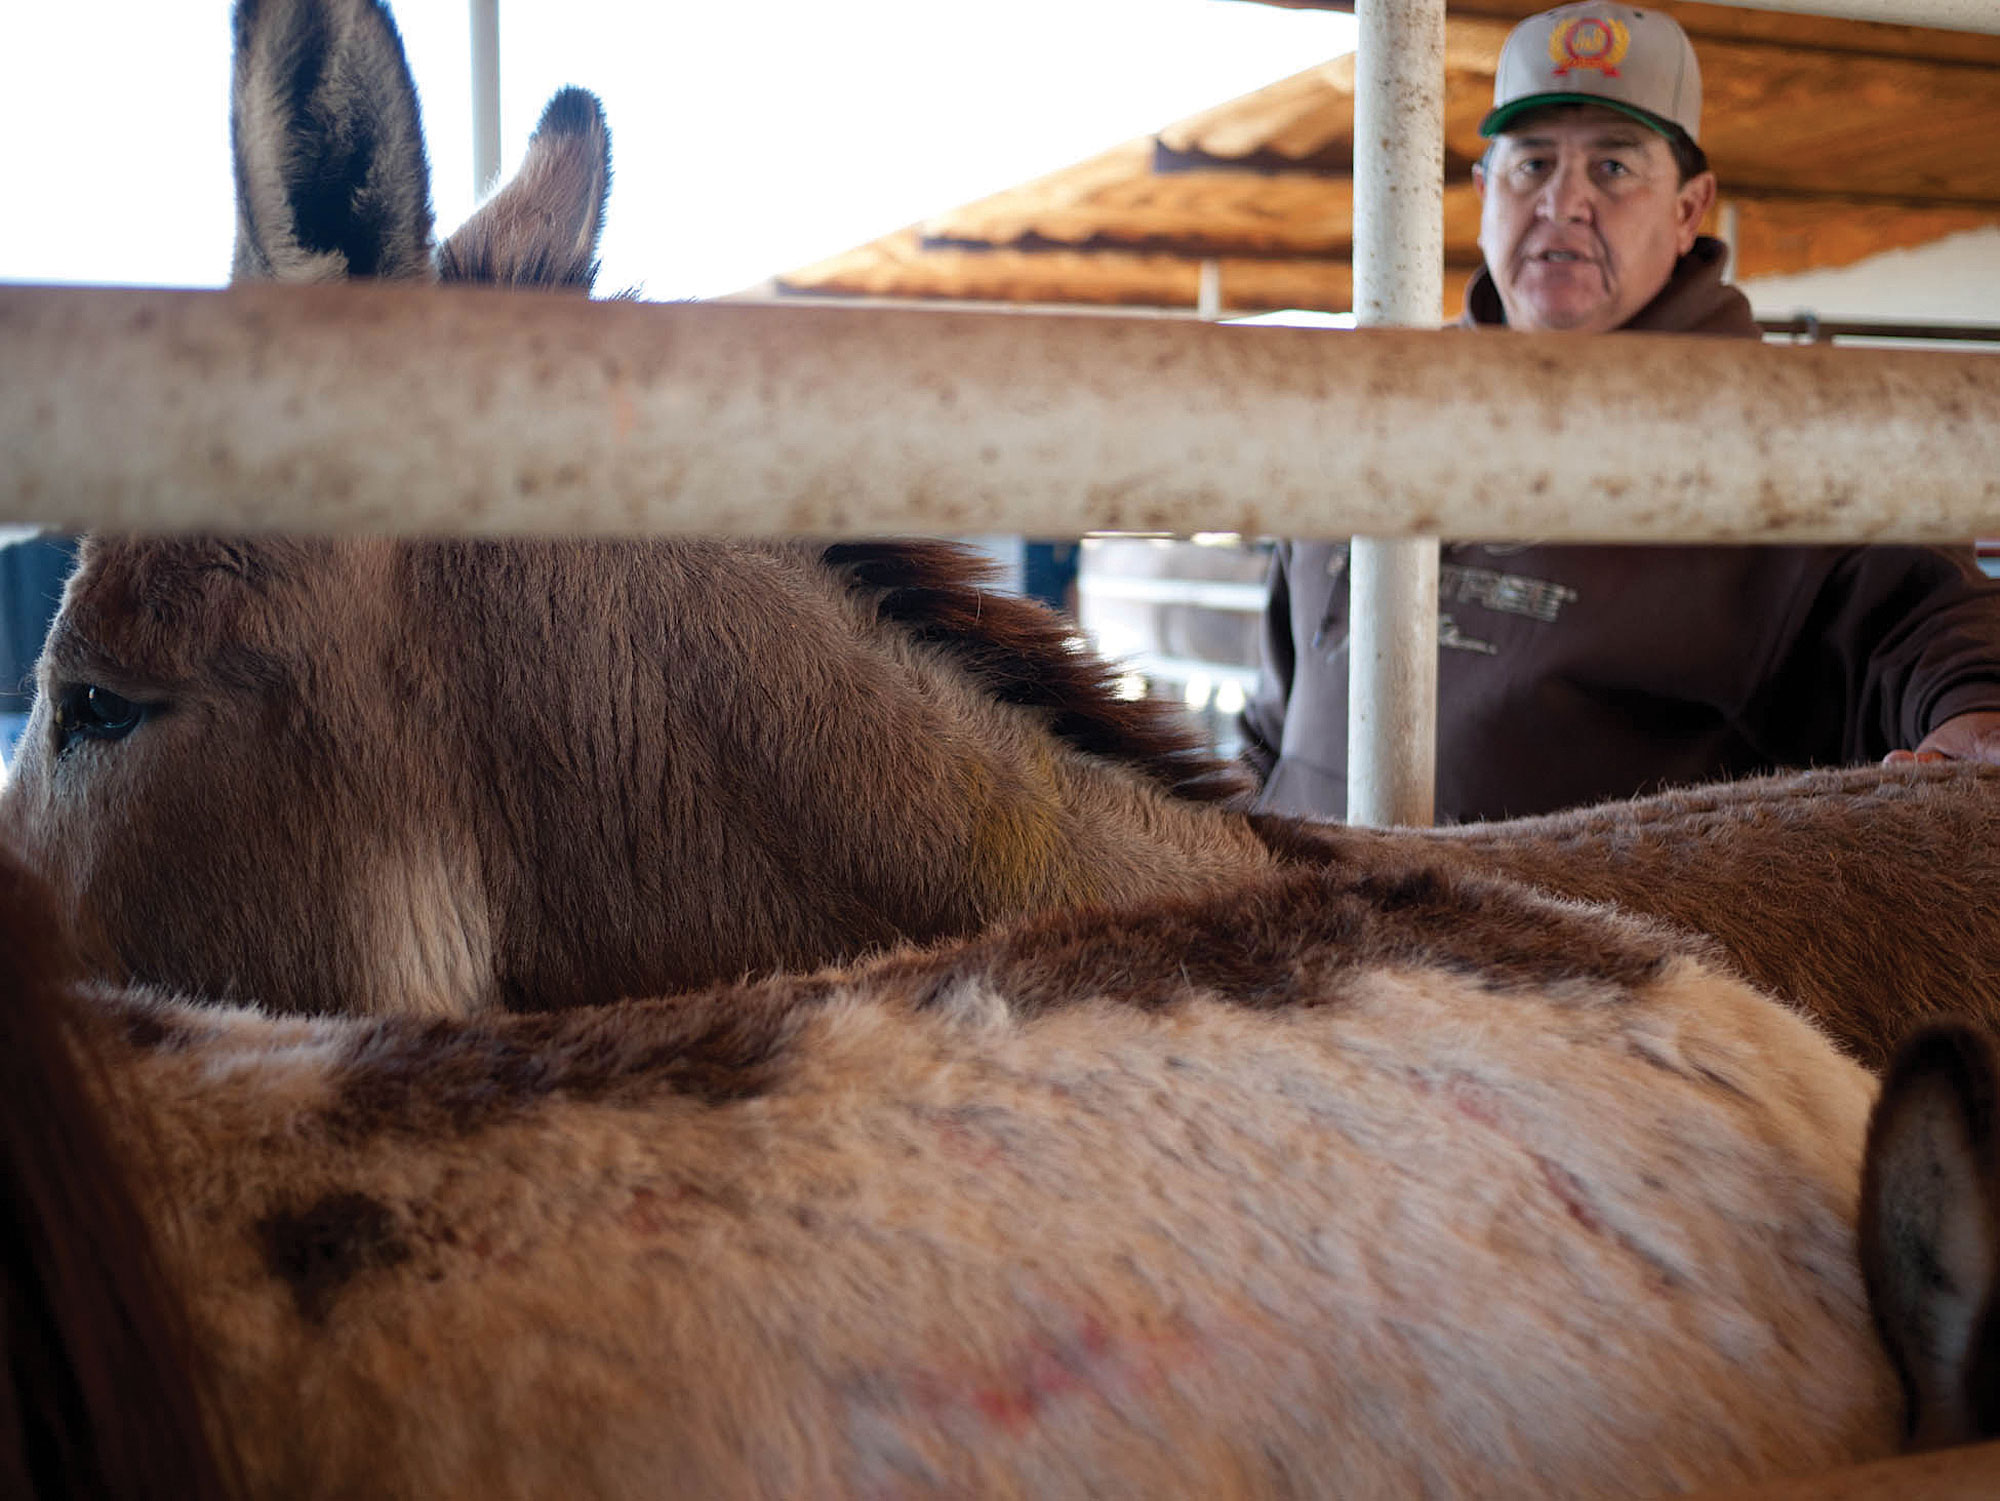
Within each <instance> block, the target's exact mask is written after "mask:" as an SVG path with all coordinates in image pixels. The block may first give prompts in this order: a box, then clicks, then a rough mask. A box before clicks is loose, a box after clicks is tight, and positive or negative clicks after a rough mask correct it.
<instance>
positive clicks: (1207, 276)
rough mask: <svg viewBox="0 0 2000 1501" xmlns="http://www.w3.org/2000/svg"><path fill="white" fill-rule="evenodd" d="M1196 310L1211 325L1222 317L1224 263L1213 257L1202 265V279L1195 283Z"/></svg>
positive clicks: (1208, 258) (1206, 259)
mask: <svg viewBox="0 0 2000 1501" xmlns="http://www.w3.org/2000/svg"><path fill="white" fill-rule="evenodd" d="M1194 310H1195V312H1196V313H1197V314H1199V315H1200V316H1201V317H1203V318H1206V319H1208V321H1209V322H1211V323H1213V322H1214V321H1215V320H1216V319H1217V318H1220V317H1221V316H1222V262H1221V261H1219V260H1217V259H1216V258H1215V257H1214V256H1212V255H1211V256H1208V257H1206V258H1205V259H1203V261H1202V263H1201V279H1200V280H1199V281H1197V282H1196V283H1195V294H1194Z"/></svg>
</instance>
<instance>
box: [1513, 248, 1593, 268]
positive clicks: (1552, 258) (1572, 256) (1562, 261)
mask: <svg viewBox="0 0 2000 1501" xmlns="http://www.w3.org/2000/svg"><path fill="white" fill-rule="evenodd" d="M1528 259H1529V260H1534V261H1548V262H1551V263H1553V264H1555V265H1558V266H1569V265H1576V264H1578V263H1580V262H1583V261H1587V260H1589V259H1590V257H1589V256H1587V255H1585V254H1584V253H1583V252H1582V251H1580V250H1538V251H1536V252H1535V253H1534V254H1533V255H1531V256H1529V257H1528Z"/></svg>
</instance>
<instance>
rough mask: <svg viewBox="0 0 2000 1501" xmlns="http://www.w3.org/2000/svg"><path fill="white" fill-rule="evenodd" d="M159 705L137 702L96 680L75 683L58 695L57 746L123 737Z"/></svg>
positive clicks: (62, 746)
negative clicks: (77, 741)
mask: <svg viewBox="0 0 2000 1501" xmlns="http://www.w3.org/2000/svg"><path fill="white" fill-rule="evenodd" d="M156 707H157V705H153V704H136V703H134V702H132V700H131V699H129V698H126V697H124V696H123V695H121V694H117V693H113V692H112V691H111V690H110V689H109V688H100V687H98V686H97V685H96V684H95V683H71V684H69V685H68V686H67V687H65V688H64V689H62V691H61V692H60V693H59V694H58V695H57V696H56V749H57V750H59V751H60V750H65V749H67V748H68V747H69V745H70V743H71V742H72V741H75V740H123V739H124V738H125V737H126V736H127V735H129V734H131V733H132V732H133V731H134V730H136V729H138V728H139V726H140V725H141V724H143V723H144V722H145V720H146V719H147V717H148V716H149V715H151V714H152V712H153V710H154V709H155V708H156Z"/></svg>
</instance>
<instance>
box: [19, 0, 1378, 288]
mask: <svg viewBox="0 0 2000 1501" xmlns="http://www.w3.org/2000/svg"><path fill="white" fill-rule="evenodd" d="M395 8H396V14H397V19H398V21H399V23H400V25H401V27H402V30H403V36H404V40H405V42H406V44H407V46H408V49H409V52H410V59H411V68H412V71H413V72H414V73H415V75H416V80H417V88H418V90H419V92H420V93H421V95H422V99H423V106H424V118H425V126H426V129H427V132H428V135H429V141H430V153H431V164H432V175H433V193H434V197H435V200H436V206H437V215H438V223H439V227H440V229H441V230H444V229H449V228H450V227H451V226H453V225H455V224H456V223H457V222H458V221H459V220H461V219H462V218H464V217H465V215H466V214H467V213H469V212H470V210H471V207H472V182H471V179H472V165H471V162H472V146H471V123H470V121H471V105H470V82H469V77H470V67H471V64H470V51H469V41H468V8H467V3H466V0H403V3H401V4H400V5H397V6H396V7H395ZM0 13H4V14H5V17H6V26H5V30H4V34H5V37H6V40H5V42H4V44H0V138H4V139H6V140H7V141H9V142H10V143H11V145H10V148H9V150H8V153H7V155H8V165H7V175H8V178H9V182H8V193H7V198H8V204H9V208H8V212H7V213H6V215H5V216H4V217H0V278H4V279H12V280H32V281H108V282H134V283H152V284H160V285H188V286H201V285H215V284H219V283H220V282H221V281H222V280H224V279H225V278H226V276H227V274H228V267H229V251H230V236H231V234H232V232H233V219H232V211H231V207H230V191H231V189H230V180H229V143H228V128H229V127H228V88H229V19H228V13H229V5H228V0H94V3H92V4H90V5H88V6H83V5H75V4H29V3H26V0H16V3H13V4H9V5H7V6H5V7H4V12H0ZM500 46H501V59H502V61H501V68H502V74H501V112H502V121H501V126H502V159H503V162H504V163H505V166H504V168H503V171H507V172H510V171H511V170H512V168H513V165H514V164H515V163H516V162H518V160H519V157H520V152H521V149H522V147H523V146H524V145H525V143H526V141H527V136H528V132H529V131H530V130H531V129H533V127H534V122H535V119H536V117H537V115H539V113H540V112H541V107H542V105H543V104H544V103H545V102H546V100H547V99H548V97H549V95H550V94H552V93H553V92H554V91H555V90H556V89H557V88H559V87H561V86H562V85H564V84H568V83H577V84H582V85H583V86H584V87H586V88H589V89H592V90H594V91H595V92H596V93H597V94H598V95H599V96H600V97H601V98H602V99H603V100H604V105H605V110H606V113H607V115H608V117H609V119H610V123H611V131H612V168H613V173H614V181H613V185H612V193H611V205H610V211H609V214H608V218H607V225H606V232H605V242H604V275H603V277H602V279H601V280H600V282H599V288H600V290H603V291H609V290H617V289H620V288H624V287H637V288H638V289H639V290H640V291H641V293H642V294H643V295H645V296H647V297H650V298H662V299H664V298H675V297H700V296H712V295H716V294H720V293H724V292H731V291H736V290H738V289H740V288H742V287H745V286H748V285H751V284H752V283H755V282H757V281H760V280H762V279H763V278H765V277H766V276H769V275H771V274H773V273H775V272H779V271H784V270H788V269H790V268H793V267H796V266H800V265H803V264H805V263H807V262H810V261H813V260H816V259H818V258H819V257H821V256H824V255H830V254H832V253H834V252H836V251H840V250H845V249H847V248H848V247H850V246H852V245H856V244H859V243H861V242H863V241H865V240H870V239H873V238H875V237H876V236H877V235H881V234H885V233H887V232H888V231H890V230H893V229H897V228H900V227H901V226H902V225H905V224H908V223H911V222H912V221H914V220H917V219H921V218H923V217H925V216H926V215H928V214H932V213H935V212H938V211H940V210H942V209H946V208H950V207H953V206H955V205H957V204H961V203H965V202H968V201H970V200H972V199H974V198H978V197H981V196H983V195H984V194H987V193H991V192H994V191H997V190H998V189H1001V188H1005V187H1009V186H1012V185H1013V184H1015V183H1018V182H1022V181H1025V180H1026V179H1028V178H1031V177H1034V176H1037V175H1039V174H1041V173H1044V172H1047V171H1050V170H1052V169H1054V168H1057V167H1061V166H1065V165H1067V164H1069V163H1071V162H1074V161H1078V160H1080V159H1082V158H1084V157H1086V156H1090V155H1092V154H1094V153H1096V152H1098V151H1101V150H1103V149H1104V148H1106V147H1107V146H1111V145H1114V144H1116V143H1117V142H1119V141H1123V140H1126V139H1129V138H1130V137H1132V136H1136V135H1141V134H1144V133H1146V132H1148V131H1151V130H1153V129H1156V128H1158V127H1159V126H1161V125H1164V124H1167V123H1168V122H1170V121H1172V120H1175V119H1178V118H1180V117H1181V116H1183V115H1188V114H1192V113H1194V112H1195V111H1197V110H1200V109H1204V108H1206V107H1207V106H1209V105H1212V104H1218V103H1220V102H1222V101H1223V100H1226V99H1232V98H1235V97H1236V96H1238V95H1240V94H1245V93H1248V92H1250V91H1251V90H1253V89H1256V88H1259V87H1261V86H1262V85H1264V84H1267V83H1270V82H1273V81H1275V80H1276V79H1279V78H1282V77H1284V76H1286V75H1287V74H1290V73H1294V72H1297V71H1298V70H1300V69H1302V68H1306V67H1310V66H1312V65H1313V64H1314V63H1318V62H1321V61H1324V60H1325V59H1326V58H1328V57H1331V56H1334V55H1335V54H1337V53H1341V52H1345V51H1349V50H1351V48H1352V46H1353V21H1352V19H1351V18H1350V17H1347V16H1344V15H1335V14H1331V13H1327V12H1320V11H1296V10H1286V9H1282V8H1278V7H1275V6H1267V5H1253V4H1243V3H1238V0H844V3H843V0H819V3H806V0H766V3H750V0H743V3H737V0H699V3H681V0H653V3H645V0H501V6H500Z"/></svg>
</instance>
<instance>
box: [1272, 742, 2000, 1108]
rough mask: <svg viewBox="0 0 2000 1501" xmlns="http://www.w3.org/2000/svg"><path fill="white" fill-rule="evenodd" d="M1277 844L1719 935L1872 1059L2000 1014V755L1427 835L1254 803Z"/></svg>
mask: <svg viewBox="0 0 2000 1501" xmlns="http://www.w3.org/2000/svg"><path fill="white" fill-rule="evenodd" d="M1255 822H1256V824H1257V826H1258V828H1259V831H1260V832H1261V833H1263V834H1264V835H1265V837H1266V838H1267V840H1268V841H1269V842H1270V844H1271V847H1272V848H1273V850H1274V851H1276V852H1278V853H1280V854H1282V855H1285V856H1286V857H1288V858H1292V859H1303V860H1307V861H1334V862H1338V863H1342V864H1349V865H1355V866H1359V867H1362V868H1366V867H1367V866H1369V865H1371V864H1372V863H1374V862H1375V861H1377V860H1381V859H1383V858H1386V857H1401V858H1421V859H1425V860H1435V861H1437V862H1439V863H1441V864H1443V865H1446V866H1448V867H1450V868H1452V869H1459V870H1477V871H1482V872H1486V873H1490V874H1498V875H1506V876H1511V877H1513V878H1514V879H1516V880H1522V881H1526V882H1528V883H1529V884H1531V885H1534V886H1538V887H1540V888H1542V889H1543V890H1545V891H1551V892H1555V893H1558V894H1560V895H1562V896H1567V897H1574V898H1576V899H1578V900H1581V901H1590V902H1612V903H1615V904H1617V905H1619V906H1622V907H1625V908H1627V909H1628V910H1631V911H1634V912H1644V913H1647V914H1649V915H1651V916H1654V917H1658V918H1661V919H1664V920H1665V921H1668V922H1671V923H1674V924H1676V925H1678V926H1680V927H1683V928H1687V929H1689V930H1691V931H1695V932H1700V933H1706V934H1708V935H1710V936H1711V937H1713V938H1714V939H1715V940H1716V941H1717V942H1718V943H1719V944H1720V945H1721V946H1722V948H1723V950H1724V951H1725V952H1726V953H1727V954H1728V955H1729V957H1730V958H1731V959H1732V960H1734V961H1735V963H1736V964H1737V965H1738V966H1739V967H1740V968H1741V969H1742V970H1743V972H1744V973H1745V974H1746V975H1747V976H1748V977H1749V978H1750V979H1751V980H1752V981H1753V982H1754V983H1756V984H1757V985H1759V986H1761V987H1762V988H1764V989H1766V990H1769V991H1771V992H1772V993H1773V994H1776V995H1778V996H1781V997H1783V998H1785V999H1786V1000H1788V1001H1790V1002H1791V1003H1793V1004H1794V1005H1796V1006H1798V1007H1799V1008H1800V1009H1801V1010H1803V1011H1804V1012H1806V1013H1807V1014H1808V1015H1810V1016H1811V1017H1812V1018H1813V1019H1814V1020H1815V1021H1817V1022H1818V1023H1819V1024H1820V1025H1821V1026H1822V1027H1824V1028H1826V1029H1827V1030H1828V1031H1829V1032H1831V1033H1832V1034H1833V1036H1834V1038H1835V1040H1836V1041H1837V1042H1839V1043H1840V1045H1841V1046H1842V1047H1844V1048H1846V1049H1847V1050H1848V1051H1849V1052H1850V1053H1852V1054H1853V1055H1854V1056H1855V1057H1857V1058H1859V1059H1860V1060H1861V1061H1862V1062H1863V1063H1865V1064H1867V1065H1868V1066H1869V1067H1870V1068H1872V1069H1876V1070H1878V1071H1879V1070H1880V1069H1881V1068H1883V1067H1884V1066H1885V1065H1886V1064H1887V1062H1888V1060H1889V1057H1890V1055H1891V1053H1892V1052H1893V1051H1894V1048H1895V1046H1896V1043H1897V1041H1898V1040H1899V1039H1900V1038H1901V1037H1902V1036H1903V1035H1904V1034H1905V1033H1906V1032H1908V1031H1909V1030H1910V1029H1911V1028H1912V1027H1914V1026H1916V1025H1918V1024H1920V1023H1922V1022H1923V1021H1925V1020H1927V1019H1930V1018H1935V1017H1940V1016H1950V1015H1955V1014H1957V1015H1967V1016H1981V1017H1985V1018H1987V1019H1989V1020H1990V1021H2000V897H1996V893H2000V767H1991V766H1979V765H1971V764H1964V765H1947V766H1931V767H1923V766H1906V767H1854V768H1848V769H1843V770H1828V771H1815V772H1800V773H1793V774H1790V775H1785V776H1774V777H1764V778H1758V779H1754V780H1750V781H1744V782H1736V783H1726V784H1722V785H1718V786H1712V787H1691V788H1686V789H1682V790H1679V791H1674V792H1667V793H1662V794H1660V795H1658V796H1656V797H1650V798H1644V799H1638V800H1635V801H1632V802H1625V803H1611V804H1607V805H1605V806H1603V807H1598V808H1585V809H1578V810H1576V811H1574V812H1568V813H1557V814H1550V815H1548V816H1546V817H1542V818H1528V819H1518V820H1515V821H1512V822H1508V823H1495V824H1472V825H1466V826H1463V827H1460V828H1454V829H1440V830H1435V831H1427V832H1425V833H1422V834H1412V833H1410V832H1409V831H1392V832H1375V831H1369V830H1360V829H1347V828H1342V827H1338V826H1333V825H1316V824H1309V823H1304V822H1301V821H1295V820H1290V819H1257V820H1255Z"/></svg>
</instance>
